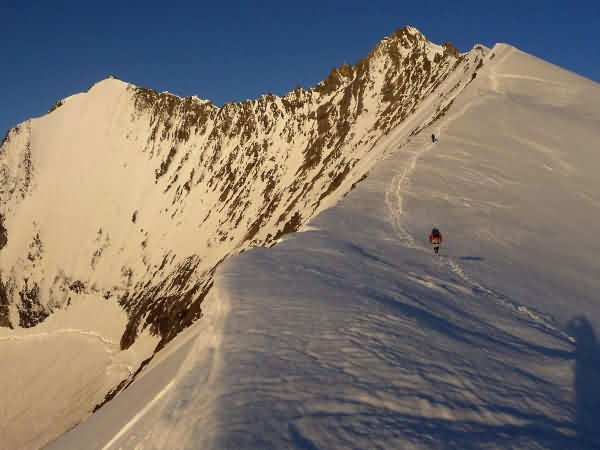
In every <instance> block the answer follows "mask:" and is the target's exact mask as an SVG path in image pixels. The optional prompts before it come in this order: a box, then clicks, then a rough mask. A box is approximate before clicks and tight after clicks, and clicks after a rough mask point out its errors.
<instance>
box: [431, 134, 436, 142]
mask: <svg viewBox="0 0 600 450" xmlns="http://www.w3.org/2000/svg"><path fill="white" fill-rule="evenodd" d="M431 142H435V134H432V135H431Z"/></svg>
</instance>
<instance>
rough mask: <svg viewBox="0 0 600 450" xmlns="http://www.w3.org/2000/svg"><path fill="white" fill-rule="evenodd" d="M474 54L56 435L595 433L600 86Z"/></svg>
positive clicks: (240, 443)
mask: <svg viewBox="0 0 600 450" xmlns="http://www.w3.org/2000/svg"><path fill="white" fill-rule="evenodd" d="M481 62H482V64H483V65H482V66H481V67H480V68H479V70H478V72H477V75H476V77H475V78H474V79H473V80H472V82H471V83H470V84H469V85H468V86H467V87H466V88H465V89H464V90H463V91H462V93H461V95H459V96H458V97H457V98H456V100H455V101H454V103H453V104H452V106H451V107H450V108H449V109H448V110H447V111H446V114H445V115H444V116H443V117H441V118H440V119H439V120H438V121H436V122H434V123H432V124H431V125H430V126H429V127H427V128H424V129H423V130H422V132H420V133H418V134H413V135H412V136H411V133H410V131H409V130H411V129H413V127H415V126H418V125H417V124H416V123H412V122H411V120H412V116H411V118H409V119H407V121H406V122H405V123H403V124H402V125H400V126H398V127H396V128H395V129H394V130H392V132H390V134H389V135H388V136H387V140H386V141H383V140H382V141H381V145H384V146H386V147H387V148H390V149H392V148H393V149H394V151H390V152H388V153H387V154H386V157H385V158H384V159H383V160H382V161H380V162H379V163H378V164H376V165H375V166H374V167H373V168H372V169H371V171H370V174H369V177H368V178H367V179H366V180H365V181H364V182H362V183H360V184H359V185H358V186H357V188H356V189H354V190H353V191H352V192H351V193H350V194H349V195H348V196H347V197H346V198H345V199H343V200H342V201H340V202H338V203H337V204H336V205H335V206H334V207H332V208H329V209H327V210H326V211H323V212H322V213H320V214H319V215H318V216H316V217H315V218H313V219H312V220H311V221H310V223H309V224H308V225H309V227H310V229H308V230H307V231H306V232H304V233H296V234H294V235H291V236H290V237H289V238H287V239H285V240H284V241H283V242H282V243H281V244H280V245H278V246H276V247H275V248H272V249H264V248H256V249H252V250H251V251H247V252H245V253H244V254H242V255H237V256H235V257H232V258H230V259H229V260H228V261H227V263H225V264H223V265H222V266H220V267H219V268H218V269H217V272H216V275H215V281H214V289H213V290H211V293H210V296H209V297H207V300H206V303H205V312H206V316H205V319H204V320H203V321H202V322H199V323H198V324H196V325H194V326H193V327H190V329H188V330H187V332H189V333H188V334H186V335H180V336H178V337H177V338H176V339H175V340H173V341H172V342H171V343H169V345H168V346H167V348H166V349H165V352H164V353H163V354H162V355H161V356H162V357H163V359H161V360H160V361H156V360H155V361H153V362H152V363H151V366H150V367H149V370H148V371H146V372H145V375H144V378H143V379H142V380H139V381H140V383H138V384H133V385H132V386H131V388H130V389H128V390H126V391H124V392H123V393H122V394H121V395H120V396H118V397H117V398H116V399H115V400H114V401H113V402H111V403H110V404H108V405H107V407H106V408H103V409H102V410H100V411H99V412H98V414H95V415H93V416H92V417H90V418H89V419H88V420H87V421H86V422H84V423H82V424H81V425H80V426H79V427H77V428H75V429H74V430H72V431H70V432H69V433H66V434H65V435H64V436H62V437H61V439H60V440H59V441H57V442H56V443H55V444H54V445H53V446H50V449H53V448H56V449H61V450H64V449H70V448H73V449H77V448H81V447H82V446H84V445H85V446H86V448H90V449H94V448H98V449H100V448H136V449H144V448H174V447H179V448H373V447H376V448H408V449H413V448H414V449H421V448H482V449H483V448H526V449H539V448H589V449H597V448H600V434H599V432H598V423H597V422H598V419H597V418H598V417H599V416H600V409H599V405H600V390H599V389H598V383H597V380H598V374H599V373H600V361H599V360H598V354H600V344H599V343H598V338H597V330H598V324H599V321H600V304H599V303H598V297H597V293H598V291H599V289H600V285H599V278H598V277H597V276H596V277H594V276H593V275H594V273H595V274H596V275H597V274H598V273H599V271H600V267H599V266H598V259H597V254H598V251H599V250H600V249H599V248H598V245H599V244H598V243H597V242H596V241H594V240H593V239H591V240H590V239H587V238H586V236H587V234H586V233H587V232H588V231H595V230H596V228H597V227H595V225H596V224H597V223H599V222H600V209H599V208H598V207H597V203H598V193H599V192H600V184H599V183H600V182H599V180H600V178H598V177H597V176H595V174H594V169H595V168H596V167H598V164H599V163H600V161H599V160H598V158H599V156H598V154H597V152H596V153H595V152H594V149H595V148H596V147H597V145H596V140H597V133H598V124H599V123H600V113H599V111H600V86H598V84H595V83H592V82H590V81H589V80H585V79H583V78H580V77H578V76H576V75H574V74H572V73H569V72H566V71H564V70H562V69H559V68H557V67H555V66H552V65H550V64H548V63H545V62H543V61H540V60H538V59H536V58H534V57H532V56H530V55H526V54H524V53H522V52H520V51H518V50H516V49H514V48H512V47H509V46H506V45H497V46H496V47H494V49H492V50H491V51H490V52H489V53H488V54H487V56H486V57H485V58H484V59H483V60H482V61H481ZM477 65H479V63H477ZM468 78H469V79H472V75H469V76H468ZM447 81H449V82H451V80H450V77H449V79H448V80H447ZM423 106H424V107H425V106H426V104H424V105H423ZM430 107H431V109H430V110H429V113H433V112H435V110H436V108H437V106H436V105H435V104H432V105H430ZM416 114H417V115H415V116H414V117H417V116H418V114H419V113H418V112H417V113H416ZM415 120H416V119H415ZM417 121H418V122H419V120H417ZM421 123H422V122H421ZM407 130H408V131H407ZM432 133H434V134H435V135H436V136H438V137H439V141H437V142H432V141H431V134H432ZM376 150H377V149H376ZM435 225H437V226H439V227H440V228H441V230H442V232H443V233H444V238H445V239H444V243H443V247H442V250H441V255H438V256H436V255H434V254H433V252H432V251H431V248H430V246H429V245H428V243H427V235H428V233H429V231H430V229H431V227H433V226H435ZM586 244H587V245H586ZM201 325H202V326H204V327H201ZM182 353H183V354H184V355H185V356H181V354H182ZM182 360H183V362H182Z"/></svg>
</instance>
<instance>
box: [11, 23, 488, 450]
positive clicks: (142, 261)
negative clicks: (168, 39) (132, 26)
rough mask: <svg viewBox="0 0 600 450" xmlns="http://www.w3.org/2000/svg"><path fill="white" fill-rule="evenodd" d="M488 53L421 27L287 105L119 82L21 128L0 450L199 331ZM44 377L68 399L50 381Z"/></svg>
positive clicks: (441, 106) (14, 134)
mask: <svg viewBox="0 0 600 450" xmlns="http://www.w3.org/2000/svg"><path fill="white" fill-rule="evenodd" d="M484 53H485V49H483V48H482V47H479V48H477V49H474V50H473V51H472V52H469V53H468V54H465V55H459V54H458V52H457V51H456V49H454V48H453V47H452V46H451V45H450V44H444V45H443V46H438V45H435V44H432V43H430V42H428V41H427V40H426V39H425V37H424V36H423V35H422V34H420V33H419V32H418V31H417V30H416V29H414V28H410V27H409V28H405V29H403V30H399V31H398V32H396V33H395V34H394V35H392V36H390V37H388V38H386V39H384V40H383V41H382V42H381V43H380V44H378V45H377V46H376V48H375V49H374V50H373V51H372V52H371V53H370V54H369V55H368V56H367V57H365V58H364V59H363V60H361V61H359V62H358V63H357V64H356V65H354V66H346V65H344V66H342V67H340V68H336V69H334V70H333V71H332V72H331V74H330V75H329V77H328V78H327V79H326V80H325V81H324V82H322V83H320V84H319V85H317V86H316V87H315V88H313V89H310V90H307V91H306V90H302V89H297V90H295V91H293V92H291V93H290V94H288V95H287V96H285V97H283V98H279V97H276V96H272V95H267V96H263V97H261V98H260V99H258V100H255V101H245V102H242V103H235V104H228V105H224V106H223V107H221V108H216V107H215V106H214V105H212V104H211V103H210V102H208V101H202V100H199V99H197V98H186V99H181V98H178V97H176V96H174V95H171V94H168V93H162V94H158V93H156V92H154V91H151V90H148V89H141V88H137V87H135V86H132V85H129V84H127V83H124V82H122V81H119V80H116V79H113V78H110V79H107V80H104V81H102V82H100V83H97V84H95V85H94V86H92V87H91V88H90V90H89V91H88V92H86V93H81V94H77V95H74V96H72V97H69V98H67V99H64V100H62V101H60V102H58V103H57V104H56V105H55V106H54V107H53V109H52V111H51V112H50V113H49V114H48V115H46V116H44V117H41V118H38V119H33V120H30V121H28V122H26V123H23V124H21V125H19V126H18V127H16V128H14V129H13V130H11V131H10V132H9V133H8V134H7V136H6V138H5V139H4V140H3V142H2V146H1V147H0V216H1V217H0V219H1V220H0V224H1V227H0V325H1V326H2V327H4V328H0V357H2V359H3V360H5V361H10V363H9V364H12V365H14V366H17V365H18V366H19V367H22V369H21V370H19V375H20V378H13V377H10V378H8V379H7V380H6V383H4V386H5V389H4V390H3V392H4V394H2V395H3V397H2V398H0V402H1V403H2V405H3V410H2V426H3V428H2V430H1V431H0V434H1V438H2V441H3V442H5V443H10V446H11V447H12V448H19V447H21V446H25V447H32V446H36V445H41V444H43V443H44V442H46V441H47V440H48V439H51V438H53V437H55V436H56V435H57V434H59V433H60V432H62V431H64V430H65V429H66V428H68V427H69V426H72V425H73V424H75V423H77V422H78V421H80V420H81V419H82V418H84V417H85V415H87V414H88V413H89V412H91V410H92V409H93V408H94V406H95V405H97V404H99V403H101V402H102V401H103V399H104V395H103V393H104V394H106V393H107V391H108V390H109V389H111V392H110V394H109V395H108V396H107V399H110V398H112V397H113V396H114V395H115V394H116V393H117V392H118V391H119V390H121V389H122V388H124V387H126V386H127V385H129V384H130V383H131V381H132V379H133V378H134V377H135V376H136V374H139V373H140V371H139V369H140V368H142V367H144V366H145V364H147V362H148V359H149V358H150V357H152V355H153V354H155V351H158V350H160V349H161V348H163V347H164V346H165V345H166V344H167V343H168V342H169V341H170V340H171V339H173V338H174V337H175V336H176V335H177V334H178V333H179V332H181V331H182V330H183V329H185V328H186V327H189V326H190V325H191V324H193V323H194V322H195V321H197V320H198V319H200V318H201V316H202V314H203V307H202V306H201V303H202V302H203V301H204V299H205V297H206V295H207V294H208V293H209V292H210V290H211V287H212V286H213V278H214V273H215V270H216V268H217V267H218V266H219V264H220V263H222V262H223V261H225V260H226V259H227V258H228V257H229V256H230V255H235V254H237V253H239V252H242V251H244V250H245V249H248V248H250V247H254V246H271V245H273V244H275V243H277V242H278V241H279V240H280V238H281V237H282V236H283V235H284V234H286V233H289V232H292V231H296V230H298V229H301V228H302V227H303V226H304V225H305V224H306V223H307V221H308V220H309V219H310V218H311V217H313V216H314V215H315V214H317V213H319V212H320V211H323V210H324V209H325V208H327V207H329V206H331V205H333V204H334V203H335V202H336V201H338V200H339V199H340V198H342V196H343V195H344V194H346V193H347V192H348V191H349V190H350V189H351V187H352V186H353V185H355V184H356V183H357V182H358V181H359V180H361V179H362V178H363V176H364V175H365V174H366V173H367V171H368V170H369V169H370V168H371V167H372V165H373V164H374V162H375V161H376V160H377V159H379V158H381V157H382V155H383V154H385V153H386V152H389V151H391V150H393V149H394V148H395V145H396V141H395V140H394V139H392V138H391V136H395V135H397V134H401V135H403V136H407V135H409V134H411V133H412V134H414V133H416V132H417V131H418V130H419V129H420V128H422V127H423V126H424V125H425V124H427V123H429V122H432V121H435V120H436V118H438V117H440V116H442V115H443V114H444V112H445V111H446V109H447V106H448V105H449V104H450V103H451V102H452V100H453V98H454V97H455V96H456V95H458V94H459V93H460V92H461V90H462V89H463V88H464V87H465V86H466V85H467V84H468V82H469V81H470V80H471V79H472V74H473V73H475V72H476V71H477V70H478V63H479V62H480V61H481V59H482V58H483V55H484ZM86 312H87V313H86ZM86 314H89V317H86ZM200 322H201V323H203V321H200ZM107 324H108V325H109V326H108V327H107V326H106V325H107ZM92 325H93V326H92ZM202 326H208V325H201V327H202ZM107 330H109V331H107ZM17 347H20V348H21V350H19V349H18V348H17ZM63 348H64V349H66V350H64V351H63V350H62V349H63ZM26 354H30V355H34V356H33V357H30V358H27V357H25V356H24V355H26ZM77 354H81V355H84V356H83V357H76V356H75V355H77ZM35 355H44V357H43V358H41V357H40V358H38V357H37V356H35ZM91 355H102V356H101V357H100V356H98V357H92V356H91ZM19 358H20V359H19ZM53 358H54V359H55V360H56V364H53V365H51V367H50V369H47V367H46V366H47V365H48V363H47V361H48V359H50V360H52V359H53ZM65 360H69V361H70V363H69V365H68V366H67V365H65V364H61V361H65ZM24 361H27V362H26V363H25V362H24ZM36 361H39V363H36ZM90 364H92V365H93V368H90ZM42 372H44V373H46V374H47V376H48V377H50V378H51V379H53V380H64V381H65V382H68V383H70V387H69V389H65V388H64V387H63V385H62V382H61V381H57V382H56V383H43V382H42V383H39V380H38V379H37V377H38V374H39V373H42ZM36 383H37V384H36ZM34 384H35V385H36V386H37V385H38V384H39V385H43V386H44V387H45V389H46V391H45V393H44V397H43V398H40V397H38V395H37V394H36V392H37V391H36V390H33V389H28V388H27V387H28V386H33V385H34ZM113 388H114V389H113ZM12 392H18V395H17V396H15V395H12ZM52 398H60V401H58V402H57V401H51V400H49V399H52ZM65 408H66V409H65ZM56 415H60V416H61V419H60V421H47V420H46V418H48V417H54V416H56ZM38 417H44V418H45V419H44V420H38V419H37V418H38ZM32 423H34V424H39V426H38V425H36V426H35V427H33V429H32V431H31V436H25V435H24V434H23V433H22V430H23V427H29V426H31V425H30V424H32Z"/></svg>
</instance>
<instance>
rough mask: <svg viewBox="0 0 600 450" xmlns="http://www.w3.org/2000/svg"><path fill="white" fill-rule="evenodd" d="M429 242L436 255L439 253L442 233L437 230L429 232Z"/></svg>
mask: <svg viewBox="0 0 600 450" xmlns="http://www.w3.org/2000/svg"><path fill="white" fill-rule="evenodd" d="M429 242H430V243H431V245H433V251H434V252H435V253H436V255H437V253H438V252H439V251H440V245H442V233H441V232H440V230H438V229H437V228H434V229H433V230H431V233H429Z"/></svg>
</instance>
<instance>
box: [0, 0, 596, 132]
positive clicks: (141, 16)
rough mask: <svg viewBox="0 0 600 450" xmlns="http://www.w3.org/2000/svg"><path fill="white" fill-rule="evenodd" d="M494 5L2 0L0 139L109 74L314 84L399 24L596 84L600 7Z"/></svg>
mask: <svg viewBox="0 0 600 450" xmlns="http://www.w3.org/2000/svg"><path fill="white" fill-rule="evenodd" d="M238 3H239V4H240V5H238ZM490 3H491V2H487V1H484V0H481V1H477V2H475V1H453V2H452V1H447V0H445V1H423V0H421V1H411V2H402V1H393V2H392V1H379V0H370V1H365V0H362V1H354V0H343V1H342V0H335V1H326V0H322V1H302V2H285V1H281V0H279V1H270V0H269V1H263V2H261V1H258V0H255V1H253V2H236V1H223V2H219V1H214V0H213V1H211V2H202V1H191V2H184V1H176V0H173V1H150V0H149V1H129V0H123V1H112V0H105V1H87V0H84V1H81V0H80V1H60V0H56V1H43V2H42V1H35V0H30V1H12V0H1V1H0V95H1V97H0V98H1V103H0V105H1V106H0V134H1V136H0V139H1V138H2V136H4V132H5V131H6V130H7V129H8V128H10V127H12V126H14V125H16V124H17V123H19V122H22V121H24V120H26V119H28V118H30V117H36V116H40V115H42V114H44V113H45V112H46V111H47V110H48V108H49V107H50V106H51V105H52V104H53V103H55V102H56V101H57V100H59V99H61V98H64V97H66V96H68V95H71V94H73V93H76V92H80V91H84V90H86V89H87V88H88V87H89V86H90V85H91V84H93V83H94V82H96V81H99V80H101V79H104V78H106V77H107V76H108V75H109V74H114V75H115V76H117V77H118V78H120V79H122V80H125V81H128V82H131V83H134V84H136V85H138V86H143V87H150V88H153V89H156V90H159V91H163V90H168V91H170V92H173V93H175V94H178V95H180V96H188V95H198V96H199V97H201V98H208V99H211V100H212V101H213V102H214V103H215V104H217V105H219V106H220V105H222V104H223V103H225V102H230V101H238V100H244V99H246V98H256V97H258V96H259V95H260V94H263V93H266V92H273V93H276V94H284V93H286V92H288V91H290V90H292V89H293V88H294V87H296V85H298V84H301V85H302V86H304V87H311V86H314V85H315V84H316V83H317V82H319V81H320V80H322V79H323V78H325V77H326V76H327V74H328V73H329V70H330V69H331V68H332V67H333V66H337V65H340V64H341V63H344V62H346V63H353V62H355V61H356V60H358V59H359V58H361V57H363V56H365V55H366V54H367V53H368V51H369V50H370V49H371V48H372V47H373V46H375V44H376V43H377V42H379V41H380V40H381V39H382V38H383V37H384V36H386V35H388V34H390V33H392V32H393V31H394V30H395V29H396V28H400V27H402V26H404V25H413V26H416V27H417V28H419V29H420V30H421V32H423V33H424V34H425V35H426V36H427V37H428V38H429V39H430V40H431V41H433V42H436V43H442V42H444V41H446V40H450V41H451V42H453V43H454V44H455V45H456V46H457V47H458V48H459V49H460V50H461V51H467V50H470V49H471V48H472V46H473V45H474V44H476V43H482V44H485V45H488V46H491V45H493V44H494V43H496V42H507V43H510V44H512V45H515V46H517V47H519V48H520V49H522V50H524V51H526V52H528V53H532V54H534V55H536V56H539V57H541V58H543V59H546V60H548V61H551V62H553V63H555V64H558V65H560V66H562V67H565V68H567V69H569V70H572V71H574V72H577V73H579V74H581V75H584V76H586V77H588V78H591V79H593V80H595V81H597V82H598V81H600V52H599V46H600V37H599V36H600V35H599V34H598V30H599V29H600V1H598V0H588V1H574V2H562V1H561V2H552V1H548V0H546V1H537V0H535V1H530V0H520V1H514V0H504V1H498V2H494V4H492V5H490Z"/></svg>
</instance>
